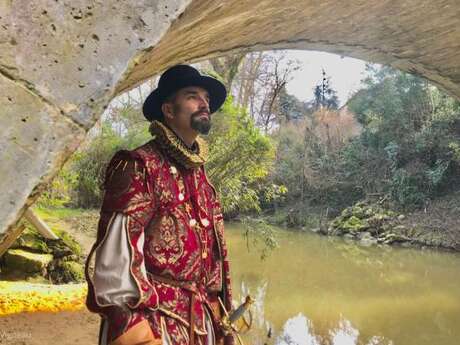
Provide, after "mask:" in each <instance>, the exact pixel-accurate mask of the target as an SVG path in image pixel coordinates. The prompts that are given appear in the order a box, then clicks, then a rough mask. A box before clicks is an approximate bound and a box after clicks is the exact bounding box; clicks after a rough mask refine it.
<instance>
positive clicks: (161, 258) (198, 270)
mask: <svg viewBox="0 0 460 345" xmlns="http://www.w3.org/2000/svg"><path fill="white" fill-rule="evenodd" d="M105 181H106V182H105V188H106V193H105V197H104V201H103V205H102V209H101V218H100V221H99V226H98V233H97V240H96V243H95V244H94V246H93V248H92V250H91V252H90V255H89V257H88V260H87V265H86V275H87V281H88V296H87V307H88V309H89V310H90V311H92V312H96V313H100V314H101V315H102V316H103V317H105V318H106V319H107V320H108V321H109V340H113V339H115V338H117V337H118V336H120V335H121V334H122V333H124V332H126V331H127V330H128V329H129V328H130V327H132V326H134V325H135V324H137V323H138V322H140V321H142V320H144V319H147V320H148V321H149V324H150V326H151V328H152V331H153V333H154V335H155V336H156V337H158V338H161V337H162V329H163V330H166V332H167V336H168V337H169V338H170V340H171V342H172V344H174V345H176V344H189V340H188V337H189V334H183V333H184V332H181V330H180V329H181V327H182V329H183V328H184V327H185V328H186V329H188V330H189V331H190V329H192V332H193V333H194V334H195V335H194V338H196V341H195V343H202V344H205V337H206V335H205V334H206V328H205V308H206V307H208V308H209V309H208V310H211V311H212V310H214V311H215V310H216V305H218V302H217V298H218V297H220V298H221V299H222V300H223V301H224V304H225V306H226V308H227V309H231V291H230V276H229V267H228V261H227V249H226V245H225V240H224V226H223V218H222V212H221V208H220V204H219V201H218V199H217V196H216V192H215V190H214V188H213V187H212V186H211V184H210V183H209V181H208V179H207V177H206V174H205V171H204V168H203V166H201V167H199V168H194V169H185V168H182V167H181V166H180V165H178V164H175V163H174V161H172V160H171V159H170V158H169V157H168V156H167V155H166V153H164V152H162V150H161V149H159V147H158V146H157V145H156V143H155V141H151V142H149V143H147V144H145V145H143V146H141V147H140V148H138V149H136V150H133V151H119V152H118V153H117V154H116V155H115V156H114V158H113V159H112V160H111V162H110V164H109V166H108V169H107V173H106V180H105ZM120 213H121V214H123V215H125V216H126V217H127V223H126V224H127V225H126V228H127V235H128V236H127V237H128V242H129V247H130V253H131V260H130V272H131V275H132V278H134V280H135V282H136V285H137V287H138V290H139V294H138V295H139V296H140V297H139V298H138V299H135V300H132V301H129V302H128V303H127V304H126V306H119V305H115V304H108V305H101V304H100V303H98V301H97V299H96V296H95V290H97V286H94V285H93V281H92V279H91V276H90V274H89V271H90V261H91V257H92V255H93V253H94V252H95V250H96V249H97V248H98V247H99V246H100V245H101V244H102V243H103V242H104V239H105V238H106V236H107V233H108V231H107V230H108V229H109V228H110V224H111V222H112V221H113V219H114V216H115V215H116V214H120ZM143 265H145V266H143ZM143 267H145V271H146V274H145V273H143V270H142V269H143ZM216 314H217V313H214V314H213V319H214V322H216V321H217V320H218V316H217V315H216ZM179 326H181V327H179ZM216 332H217V335H219V332H218V330H217V329H216Z"/></svg>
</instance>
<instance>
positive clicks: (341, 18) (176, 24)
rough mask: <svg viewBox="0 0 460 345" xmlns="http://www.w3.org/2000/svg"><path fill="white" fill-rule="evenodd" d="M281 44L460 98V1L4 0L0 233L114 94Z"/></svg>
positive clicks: (0, 13)
mask: <svg viewBox="0 0 460 345" xmlns="http://www.w3.org/2000/svg"><path fill="white" fill-rule="evenodd" d="M277 48H280V49H281V48H282V49H308V50H320V51H327V52H331V53H337V54H342V55H346V56H351V57H355V58H360V59H364V60H368V61H373V62H378V63H383V64H389V65H391V66H393V67H395V68H398V69H401V70H403V71H408V72H411V73H416V74H418V75H421V76H423V77H424V78H426V79H428V80H430V81H431V82H432V83H434V84H436V85H438V86H440V87H441V88H443V89H444V90H446V91H447V92H449V93H450V94H451V95H453V96H455V97H457V98H460V2H459V1H458V0H435V1H433V0H350V1H332V0H284V1H280V0H221V1H217V0H169V1H167V0H132V1H116V0H105V1H101V0H97V1H89V0H73V1H69V0H15V1H11V0H1V1H0V104H1V108H0V109H1V110H0V133H1V137H0V157H1V165H0V205H1V207H0V237H1V236H2V235H4V234H6V233H8V231H9V229H11V228H12V226H13V225H14V224H15V223H16V222H17V220H18V219H19V218H20V217H21V215H22V213H23V212H24V210H25V209H26V208H27V206H29V205H30V204H31V203H33V202H34V200H35V199H36V198H37V196H38V195H39V194H40V191H41V190H42V188H43V186H45V185H46V183H48V182H49V181H50V180H51V179H52V177H53V176H54V175H55V174H56V172H57V171H58V170H59V169H60V167H61V166H62V165H63V163H64V162H65V160H66V159H67V158H68V157H69V156H70V155H71V153H72V152H73V151H74V150H75V149H77V147H78V146H79V144H80V143H81V141H82V140H83V139H84V137H85V134H86V132H87V131H88V130H89V129H90V128H91V127H92V126H93V124H94V123H95V121H96V120H97V118H98V117H99V116H100V115H101V114H102V112H103V110H104V108H105V107H106V106H107V104H108V102H109V101H110V100H111V99H112V98H113V97H114V96H115V95H117V94H119V93H121V92H123V91H126V90H128V89H130V88H132V87H134V86H136V85H137V84H139V83H141V82H142V81H144V80H145V79H147V78H149V77H151V76H153V75H155V74H157V73H158V72H160V71H162V70H163V69H165V68H166V67H168V66H170V65H173V64H176V63H182V62H193V61H198V60H200V59H205V58H208V57H211V56H220V55H224V54H226V53H228V52H232V51H247V50H265V49H277Z"/></svg>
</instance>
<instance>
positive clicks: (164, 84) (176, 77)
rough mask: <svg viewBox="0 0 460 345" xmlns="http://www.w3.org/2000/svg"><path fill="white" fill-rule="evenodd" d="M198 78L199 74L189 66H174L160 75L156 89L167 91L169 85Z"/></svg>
mask: <svg viewBox="0 0 460 345" xmlns="http://www.w3.org/2000/svg"><path fill="white" fill-rule="evenodd" d="M199 76H201V74H200V72H198V70H196V69H195V68H193V67H191V66H188V65H176V66H173V67H171V68H170V69H168V70H167V71H166V72H164V73H163V74H162V75H161V77H160V80H159V81H158V87H159V88H166V89H167V88H168V86H169V85H174V84H176V83H177V82H178V81H180V80H183V79H187V78H190V77H199Z"/></svg>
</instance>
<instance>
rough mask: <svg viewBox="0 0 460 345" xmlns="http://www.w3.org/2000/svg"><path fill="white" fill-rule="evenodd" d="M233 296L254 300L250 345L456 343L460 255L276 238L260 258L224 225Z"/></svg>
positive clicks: (300, 236) (235, 229)
mask: <svg viewBox="0 0 460 345" xmlns="http://www.w3.org/2000/svg"><path fill="white" fill-rule="evenodd" d="M226 236H227V241H228V247H229V256H230V260H231V265H232V266H231V268H232V276H233V290H234V298H235V299H240V298H241V299H242V298H243V297H242V296H245V295H246V294H247V293H248V292H249V293H250V294H251V296H252V297H255V298H256V300H257V302H256V304H255V306H254V308H253V309H254V321H253V327H252V329H251V331H249V333H248V334H246V335H245V340H246V345H248V344H254V345H256V344H265V343H267V344H289V345H294V344H299V345H323V344H328V345H329V344H331V345H332V344H333V345H339V344H340V345H352V344H353V345H354V344H360V345H361V344H366V345H371V344H372V345H377V344H385V345H386V344H388V345H389V344H392V345H425V344H426V345H428V344H430V345H454V344H455V345H458V344H460V255H459V254H455V253H445V252H438V251H431V250H420V249H407V248H394V247H393V248H377V247H370V248H366V247H360V246H358V245H356V244H353V243H350V244H349V243H346V242H344V241H343V240H342V239H340V238H336V239H330V238H326V237H323V236H319V235H316V234H313V233H299V232H288V231H285V230H282V229H280V231H279V232H278V234H277V238H278V242H279V244H280V248H278V249H276V250H274V251H273V252H272V253H271V254H270V256H269V257H268V258H267V259H266V260H264V261H261V260H260V251H257V250H254V249H251V250H250V251H249V252H248V250H247V247H246V239H245V237H244V236H243V232H242V229H241V228H240V225H238V224H227V225H226Z"/></svg>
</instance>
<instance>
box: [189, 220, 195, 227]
mask: <svg viewBox="0 0 460 345" xmlns="http://www.w3.org/2000/svg"><path fill="white" fill-rule="evenodd" d="M189 224H190V226H191V227H194V226H195V225H196V219H194V218H192V219H190V222H189Z"/></svg>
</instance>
